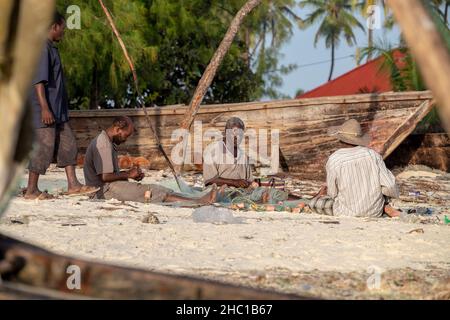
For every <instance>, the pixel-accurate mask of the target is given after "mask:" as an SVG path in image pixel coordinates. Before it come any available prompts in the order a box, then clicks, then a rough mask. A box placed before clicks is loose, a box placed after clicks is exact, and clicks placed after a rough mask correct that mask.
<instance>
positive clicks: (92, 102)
mask: <svg viewBox="0 0 450 320" xmlns="http://www.w3.org/2000/svg"><path fill="white" fill-rule="evenodd" d="M98 102H99V101H98V70H97V63H95V62H94V67H93V68H92V86H91V97H90V99H89V109H90V110H95V109H97V108H98Z"/></svg>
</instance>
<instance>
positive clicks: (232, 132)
mask: <svg viewBox="0 0 450 320" xmlns="http://www.w3.org/2000/svg"><path fill="white" fill-rule="evenodd" d="M244 130H245V124H244V121H242V120H241V119H239V118H238V117H231V118H230V119H228V121H227V123H226V124H225V135H226V141H227V142H231V141H233V143H234V147H235V148H237V147H238V146H239V145H240V144H241V142H242V140H243V138H244Z"/></svg>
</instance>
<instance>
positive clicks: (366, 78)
mask: <svg viewBox="0 0 450 320" xmlns="http://www.w3.org/2000/svg"><path fill="white" fill-rule="evenodd" d="M394 56H395V60H396V63H399V62H400V60H401V58H402V57H403V56H404V55H403V54H402V53H401V52H400V51H398V50H396V51H395V52H394ZM383 61H384V58H383V57H378V58H376V59H374V60H371V61H369V62H367V63H366V64H363V65H360V66H358V67H356V68H355V69H353V70H350V71H349V72H347V73H344V74H343V75H341V76H339V77H337V78H336V79H333V80H331V81H329V82H327V83H325V84H323V85H321V86H319V87H317V88H315V89H313V90H311V91H308V92H305V93H304V94H301V95H299V96H298V97H297V99H299V98H314V97H329V96H341V95H350V94H358V93H380V92H387V91H392V85H391V80H390V76H389V72H388V71H387V70H384V69H383V70H380V67H381V64H382V63H383Z"/></svg>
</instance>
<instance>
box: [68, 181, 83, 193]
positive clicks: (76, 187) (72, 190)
mask: <svg viewBox="0 0 450 320" xmlns="http://www.w3.org/2000/svg"><path fill="white" fill-rule="evenodd" d="M83 187H84V185H82V184H81V183H79V182H77V183H72V184H69V186H68V188H67V193H68V194H71V193H76V192H78V191H79V190H80V189H81V188H83Z"/></svg>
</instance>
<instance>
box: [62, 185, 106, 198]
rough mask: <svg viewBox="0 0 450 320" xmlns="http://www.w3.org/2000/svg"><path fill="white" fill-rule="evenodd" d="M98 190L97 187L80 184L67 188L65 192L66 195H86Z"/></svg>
mask: <svg viewBox="0 0 450 320" xmlns="http://www.w3.org/2000/svg"><path fill="white" fill-rule="evenodd" d="M98 190H100V188H99V187H90V186H84V185H82V184H81V185H80V187H79V188H78V189H75V188H73V189H69V191H68V192H67V193H66V195H68V196H82V195H88V194H91V193H94V192H97V191H98Z"/></svg>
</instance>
